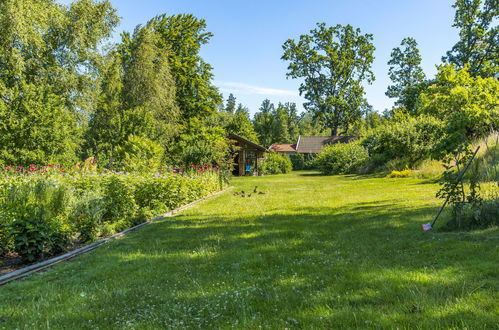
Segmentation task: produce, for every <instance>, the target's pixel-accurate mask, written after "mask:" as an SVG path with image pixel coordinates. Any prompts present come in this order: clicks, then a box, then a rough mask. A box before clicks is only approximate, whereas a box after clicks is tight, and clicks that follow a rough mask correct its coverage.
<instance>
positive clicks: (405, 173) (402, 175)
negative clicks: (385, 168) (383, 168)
mask: <svg viewBox="0 0 499 330" xmlns="http://www.w3.org/2000/svg"><path fill="white" fill-rule="evenodd" d="M411 175H412V171H411V170H409V169H406V170H402V171H391V172H390V174H388V175H387V176H386V177H387V178H408V177H410V176H411Z"/></svg>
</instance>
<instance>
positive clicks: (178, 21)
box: [147, 14, 222, 119]
mask: <svg viewBox="0 0 499 330" xmlns="http://www.w3.org/2000/svg"><path fill="white" fill-rule="evenodd" d="M147 26H148V27H150V28H151V29H152V30H153V31H156V32H158V33H159V35H160V42H161V44H162V46H161V48H164V49H166V50H168V52H167V54H168V63H169V64H170V68H171V74H172V76H173V79H174V81H175V86H176V95H177V97H176V99H177V104H178V106H179V109H180V112H181V116H182V118H183V119H189V118H194V117H197V118H204V117H206V116H208V115H211V114H214V113H216V112H217V108H218V106H219V105H220V103H221V102H222V97H221V95H220V94H219V93H218V90H217V88H216V87H215V86H213V85H212V83H211V80H212V78H213V73H212V72H211V70H212V67H211V65H209V64H208V63H206V62H205V61H204V60H203V59H202V58H201V56H200V55H199V52H200V50H201V46H202V45H204V44H207V43H208V41H209V40H210V38H211V37H212V36H213V34H211V33H210V32H205V30H206V22H205V21H204V20H202V19H198V18H196V17H194V16H193V15H190V14H189V15H186V14H180V15H175V16H166V15H164V14H163V15H159V16H157V17H155V18H153V19H151V20H150V21H149V22H148V23H147Z"/></svg>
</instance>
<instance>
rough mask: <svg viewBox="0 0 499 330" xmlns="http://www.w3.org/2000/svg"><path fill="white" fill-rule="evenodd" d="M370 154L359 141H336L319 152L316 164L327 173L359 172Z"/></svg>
mask: <svg viewBox="0 0 499 330" xmlns="http://www.w3.org/2000/svg"><path fill="white" fill-rule="evenodd" d="M368 158H369V155H368V154H367V151H366V149H365V148H364V147H362V146H361V145H360V144H359V143H357V142H352V143H336V144H333V145H330V146H328V147H326V148H324V149H323V150H321V152H319V153H318V154H317V157H316V158H315V164H316V166H317V168H318V169H319V170H320V171H321V172H322V173H323V174H326V175H330V174H352V173H357V172H358V171H359V170H360V169H361V168H362V167H363V166H365V164H366V162H367V160H368Z"/></svg>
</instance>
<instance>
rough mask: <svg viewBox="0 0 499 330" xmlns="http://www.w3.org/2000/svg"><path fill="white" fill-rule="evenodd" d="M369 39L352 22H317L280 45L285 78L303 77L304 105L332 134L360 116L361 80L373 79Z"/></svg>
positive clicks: (301, 89)
mask: <svg viewBox="0 0 499 330" xmlns="http://www.w3.org/2000/svg"><path fill="white" fill-rule="evenodd" d="M372 39H373V37H372V35H371V34H361V31H360V29H354V28H353V27H352V26H351V25H346V26H342V25H336V26H335V27H327V26H326V24H325V23H318V24H317V28H316V29H313V30H311V31H310V34H305V35H301V36H300V39H299V40H298V41H295V40H292V39H289V40H287V41H286V42H285V43H284V45H283V50H284V54H283V56H282V59H283V60H286V61H289V62H290V64H289V66H288V73H287V74H286V75H287V77H291V78H293V79H296V78H303V79H304V82H303V83H302V84H301V85H300V95H304V97H305V99H307V101H308V102H306V103H305V104H304V107H305V109H307V110H308V111H311V112H312V113H313V115H314V118H316V119H318V120H319V122H320V123H322V125H323V126H324V127H328V128H329V129H331V134H332V135H338V132H339V129H340V128H341V129H343V131H344V132H346V131H347V130H348V127H349V125H350V124H351V123H353V122H354V121H355V120H357V119H358V118H360V116H361V111H360V108H361V106H362V104H364V103H365V98H364V87H363V86H362V83H363V82H364V81H366V82H367V83H371V82H372V81H373V80H374V74H373V73H372V71H371V65H372V62H373V60H374V56H373V52H374V49H375V48H374V45H373V44H372Z"/></svg>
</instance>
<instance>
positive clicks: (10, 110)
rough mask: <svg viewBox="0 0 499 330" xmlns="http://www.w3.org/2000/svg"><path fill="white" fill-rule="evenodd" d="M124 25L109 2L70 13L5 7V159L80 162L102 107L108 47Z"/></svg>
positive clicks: (84, 0)
mask: <svg viewBox="0 0 499 330" xmlns="http://www.w3.org/2000/svg"><path fill="white" fill-rule="evenodd" d="M117 23H118V18H117V16H116V12H115V10H114V9H113V8H112V6H111V4H110V2H109V1H100V2H98V1H91V0H77V1H74V2H72V3H71V4H70V5H69V6H65V5H61V4H59V3H57V2H56V1H53V0H26V1H17V0H4V1H1V2H0V95H1V97H0V103H1V104H2V105H1V107H0V108H2V109H3V110H2V114H1V115H0V116H1V117H2V118H1V122H0V123H1V124H0V135H1V136H2V142H3V143H2V144H1V145H0V149H1V151H0V153H1V154H2V155H3V156H2V158H3V159H4V161H5V162H7V161H8V162H16V163H30V162H39V163H43V162H48V161H50V162H55V161H57V162H61V161H63V160H65V161H67V162H70V161H72V160H74V159H75V157H76V154H77V153H78V148H79V141H80V137H81V133H82V131H83V128H84V127H85V125H86V122H87V119H88V116H89V114H90V112H91V110H92V109H93V108H94V106H95V104H96V97H95V96H96V91H97V90H98V78H99V73H100V68H101V63H102V54H101V52H100V46H101V45H102V43H103V41H105V40H106V38H108V37H109V36H110V34H111V32H112V30H113V28H114V27H115V26H116V25H117ZM51 132H52V134H53V136H52V137H51V136H50V133H51ZM56 141H57V142H56ZM56 144H57V145H56Z"/></svg>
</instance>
